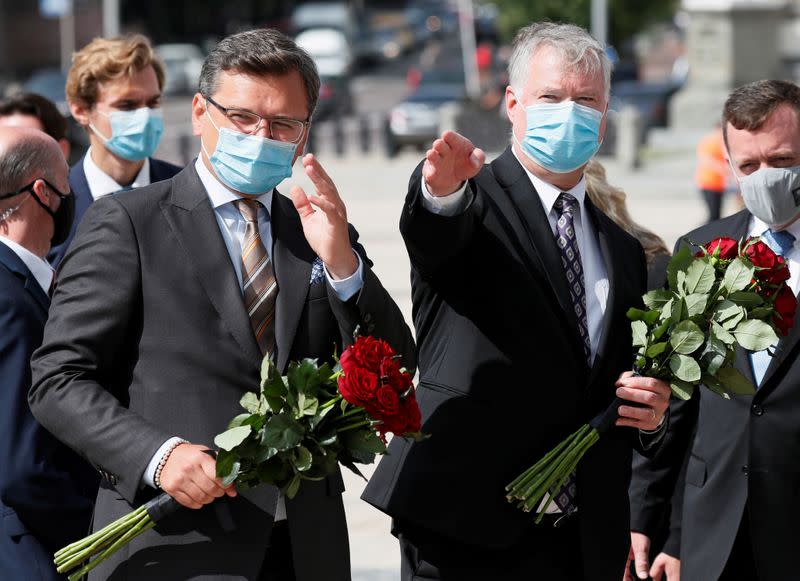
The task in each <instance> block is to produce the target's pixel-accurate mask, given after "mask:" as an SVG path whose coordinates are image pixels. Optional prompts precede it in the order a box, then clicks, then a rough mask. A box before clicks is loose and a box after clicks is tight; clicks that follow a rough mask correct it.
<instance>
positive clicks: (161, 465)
mask: <svg viewBox="0 0 800 581" xmlns="http://www.w3.org/2000/svg"><path fill="white" fill-rule="evenodd" d="M188 443H189V442H188V441H187V440H182V439H181V440H177V441H175V442H174V443H172V444H171V445H170V447H169V448H167V449H166V450H165V451H164V454H163V455H162V456H161V460H159V461H158V466H156V472H155V474H154V475H153V484H155V486H156V488H158V489H161V472H162V471H163V470H164V466H166V465H167V461H168V460H169V457H170V455H172V453H173V452H174V451H175V448H177V447H178V446H181V445H183V444H188Z"/></svg>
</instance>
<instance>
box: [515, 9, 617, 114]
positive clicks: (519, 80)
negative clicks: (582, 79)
mask: <svg viewBox="0 0 800 581" xmlns="http://www.w3.org/2000/svg"><path fill="white" fill-rule="evenodd" d="M540 46H551V47H553V48H554V49H555V50H557V51H558V52H559V53H560V54H561V58H562V60H563V62H564V70H565V71H569V72H578V73H580V74H595V73H596V72H597V71H600V72H601V73H602V75H603V82H604V84H605V89H606V98H607V97H608V95H609V94H610V92H611V61H610V60H609V59H608V56H607V55H606V52H605V50H604V48H603V45H601V44H600V43H599V42H598V41H597V40H596V39H595V38H594V37H593V36H592V35H591V34H589V33H588V32H586V30H584V29H583V28H581V27H580V26H575V25H574V24H556V23H553V22H537V23H534V24H531V25H529V26H526V27H525V28H522V29H520V31H519V32H517V35H516V36H515V37H514V42H513V47H514V50H513V52H512V54H511V60H510V61H509V63H508V81H509V84H510V85H511V86H512V87H513V88H514V90H515V91H517V92H518V93H519V92H521V91H522V87H523V86H524V85H525V80H526V79H527V77H528V71H529V70H530V65H531V57H533V55H534V53H535V52H536V50H537V49H538V48H539V47H540Z"/></svg>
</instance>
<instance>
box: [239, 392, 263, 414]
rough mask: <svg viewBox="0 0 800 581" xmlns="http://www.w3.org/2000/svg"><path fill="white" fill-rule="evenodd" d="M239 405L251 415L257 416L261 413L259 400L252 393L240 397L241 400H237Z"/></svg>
mask: <svg viewBox="0 0 800 581" xmlns="http://www.w3.org/2000/svg"><path fill="white" fill-rule="evenodd" d="M239 405H240V406H242V407H243V408H244V409H246V410H247V411H248V412H250V413H251V414H257V413H260V412H261V400H260V398H259V397H258V396H257V395H256V394H254V393H253V392H252V391H248V392H247V393H246V394H244V395H243V396H242V399H240V400H239Z"/></svg>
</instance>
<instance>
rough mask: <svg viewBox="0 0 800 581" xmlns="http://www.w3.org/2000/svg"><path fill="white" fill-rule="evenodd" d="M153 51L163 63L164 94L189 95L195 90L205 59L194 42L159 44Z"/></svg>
mask: <svg viewBox="0 0 800 581" xmlns="http://www.w3.org/2000/svg"><path fill="white" fill-rule="evenodd" d="M155 52H156V54H157V55H158V57H159V58H160V59H161V61H162V62H163V63H164V73H165V77H166V79H165V82H164V91H163V93H164V95H190V94H192V93H194V92H195V91H197V83H198V81H199V80H200V71H201V69H202V68H203V60H204V59H205V57H204V55H203V51H202V50H201V49H200V47H199V46H197V45H196V44H191V43H171V44H159V45H158V46H156V47H155Z"/></svg>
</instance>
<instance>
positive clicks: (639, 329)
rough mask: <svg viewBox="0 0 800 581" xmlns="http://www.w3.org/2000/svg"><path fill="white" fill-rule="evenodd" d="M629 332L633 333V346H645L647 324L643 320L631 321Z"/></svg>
mask: <svg viewBox="0 0 800 581" xmlns="http://www.w3.org/2000/svg"><path fill="white" fill-rule="evenodd" d="M631 332H632V333H633V346H634V347H637V346H642V347H646V346H647V325H646V324H645V322H644V321H633V322H632V323H631Z"/></svg>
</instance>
